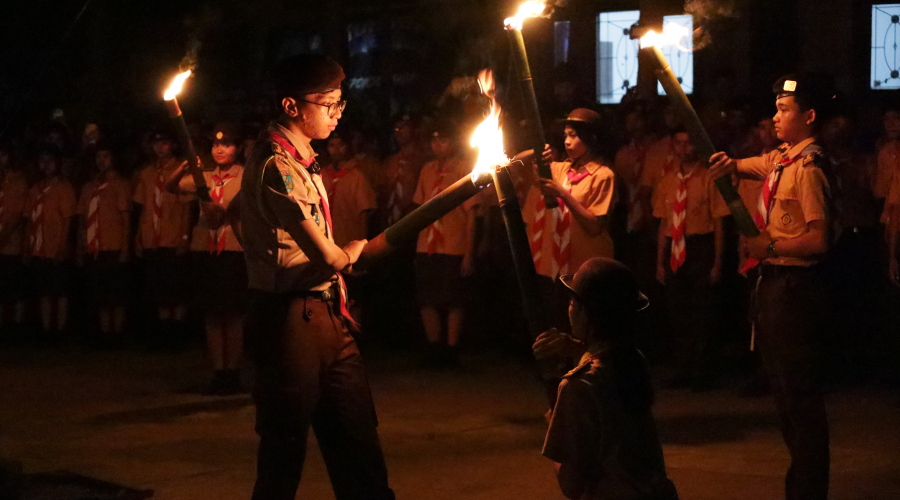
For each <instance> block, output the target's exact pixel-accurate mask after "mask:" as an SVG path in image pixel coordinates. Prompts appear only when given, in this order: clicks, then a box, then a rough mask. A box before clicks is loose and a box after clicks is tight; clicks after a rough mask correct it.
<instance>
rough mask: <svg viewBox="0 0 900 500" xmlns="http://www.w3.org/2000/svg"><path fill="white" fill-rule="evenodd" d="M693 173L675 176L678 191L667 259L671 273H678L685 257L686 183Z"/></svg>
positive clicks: (679, 173) (673, 210)
mask: <svg viewBox="0 0 900 500" xmlns="http://www.w3.org/2000/svg"><path fill="white" fill-rule="evenodd" d="M693 175H694V171H693V170H692V171H690V172H688V173H687V175H685V174H684V172H682V171H681V170H679V171H678V173H676V174H675V176H676V177H677V178H678V190H677V191H675V204H674V205H673V207H672V252H671V256H670V257H669V266H670V267H671V268H672V272H673V273H675V272H678V268H680V267H681V266H682V264H684V261H685V258H686V257H687V251H686V249H685V231H686V230H687V196H688V193H687V183H688V180H689V179H690V178H691V177H693Z"/></svg>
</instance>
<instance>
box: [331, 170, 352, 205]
mask: <svg viewBox="0 0 900 500" xmlns="http://www.w3.org/2000/svg"><path fill="white" fill-rule="evenodd" d="M328 170H329V171H328V177H327V180H328V184H326V185H325V191H326V192H327V193H328V199H329V200H330V201H331V202H332V203H334V200H335V199H336V198H337V196H336V195H337V186H338V183H339V182H340V181H341V179H343V178H344V177H346V176H347V174H349V173H350V170H349V169H347V168H342V169H340V170H337V169H335V168H334V166H332V167H331V168H330V169H328Z"/></svg>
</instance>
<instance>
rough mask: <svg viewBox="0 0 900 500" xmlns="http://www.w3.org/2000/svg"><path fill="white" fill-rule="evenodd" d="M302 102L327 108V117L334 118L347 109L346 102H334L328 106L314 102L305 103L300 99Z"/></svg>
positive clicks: (304, 100)
mask: <svg viewBox="0 0 900 500" xmlns="http://www.w3.org/2000/svg"><path fill="white" fill-rule="evenodd" d="M300 100H301V101H303V102H308V103H310V104H315V105H316V106H322V107H323V108H328V116H330V117H332V118H333V117H334V115H336V114H338V113H342V112H343V111H344V108H346V107H347V101H336V102H332V103H328V104H322V103H321V102H315V101H307V100H306V99H300Z"/></svg>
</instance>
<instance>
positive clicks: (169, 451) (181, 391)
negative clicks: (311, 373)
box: [0, 349, 900, 500]
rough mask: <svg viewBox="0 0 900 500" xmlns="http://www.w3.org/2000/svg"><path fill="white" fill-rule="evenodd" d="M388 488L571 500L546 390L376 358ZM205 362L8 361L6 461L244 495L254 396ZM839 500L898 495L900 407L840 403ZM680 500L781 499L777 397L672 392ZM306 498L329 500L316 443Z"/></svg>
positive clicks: (671, 459)
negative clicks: (214, 383)
mask: <svg viewBox="0 0 900 500" xmlns="http://www.w3.org/2000/svg"><path fill="white" fill-rule="evenodd" d="M368 354H369V356H367V362H368V364H369V371H370V374H371V383H372V386H373V392H374V396H375V401H376V405H377V408H378V413H379V418H380V421H381V426H380V434H381V438H382V442H383V446H384V449H385V453H386V455H387V461H388V467H389V471H390V475H391V483H392V486H393V487H394V489H395V491H396V493H397V497H398V498H399V499H401V500H403V499H429V500H442V499H461V498H466V499H497V500H502V499H510V500H512V499H516V500H520V499H562V498H563V497H562V496H561V495H560V494H559V492H558V490H557V487H556V483H555V478H554V477H553V474H552V468H551V466H550V464H549V463H548V462H547V461H546V460H545V459H543V458H542V457H541V456H540V455H539V451H540V446H541V443H542V439H543V433H544V430H545V424H544V421H543V419H542V414H543V412H544V405H543V401H542V396H541V391H540V389H539V387H538V385H537V384H536V383H535V381H534V380H533V378H532V377H531V375H530V371H529V370H528V369H527V368H525V367H523V366H522V365H521V364H520V363H518V362H516V361H515V360H513V359H510V358H503V357H497V356H487V355H484V356H478V357H469V358H467V359H465V362H466V366H467V368H466V370H465V371H463V372H462V373H444V372H433V371H423V370H421V369H419V368H418V367H417V366H416V364H415V363H414V362H413V361H412V360H410V359H408V358H407V357H406V356H404V355H401V354H383V353H381V354H376V353H368ZM204 370H205V360H204V358H203V355H202V353H200V352H199V351H198V352H188V353H181V354H147V353H137V352H124V353H90V352H83V351H72V352H59V351H52V352H48V351H41V350H34V349H12V350H10V349H7V350H5V351H3V352H0V398H2V399H0V455H2V456H3V457H5V458H13V459H16V460H20V461H22V462H23V463H24V465H25V468H26V470H27V471H28V472H40V471H53V470H59V469H64V470H68V471H73V472H77V473H80V474H84V475H88V476H91V477H96V478H101V479H104V480H109V481H112V482H116V483H119V484H123V485H127V486H132V487H137V488H152V489H153V490H155V492H156V494H155V496H154V498H159V499H165V500H187V499H200V498H203V499H221V500H229V499H246V498H248V497H249V492H250V489H251V486H252V481H253V476H254V472H253V463H254V454H255V446H256V436H255V434H254V433H253V408H252V405H251V404H250V401H249V398H248V397H246V396H236V397H232V398H204V397H202V396H199V395H197V394H195V393H192V392H191V389H192V388H194V387H196V386H198V385H199V384H200V383H201V380H202V377H203V374H204ZM828 405H829V412H830V417H831V422H832V430H833V438H832V450H833V459H832V463H833V479H832V498H833V499H834V500H865V499H885V500H887V499H897V498H900V407H898V405H897V396H896V395H890V394H888V393H885V392H881V391H879V390H876V389H859V390H852V391H840V392H835V393H832V394H831V395H829V398H828ZM655 413H656V415H657V420H658V423H659V426H660V429H661V434H662V436H663V439H664V448H665V453H666V462H667V465H668V469H669V474H670V476H671V477H672V479H673V480H674V481H675V483H676V485H677V486H678V489H679V492H680V494H681V498H682V499H685V500H692V499H697V500H700V499H703V500H706V499H709V500H713V499H715V500H724V499H748V500H749V499H753V500H760V499H770V498H771V499H776V498H779V495H780V492H781V481H782V479H781V478H782V475H783V473H784V471H785V469H786V467H787V464H788V457H787V453H786V451H785V449H784V447H783V446H782V443H781V440H780V436H779V434H778V428H777V424H776V419H775V415H774V411H773V407H772V404H771V402H770V400H769V399H767V398H762V399H753V400H747V399H740V398H736V397H734V396H732V395H730V394H728V393H726V392H723V391H720V392H710V393H704V394H692V393H687V392H663V393H661V394H660V395H659V398H658V403H657V406H656V408H655ZM300 493H301V494H300V495H298V497H301V498H323V499H327V498H333V496H332V494H331V492H330V486H329V484H328V478H327V475H326V473H325V469H324V465H323V463H322V461H321V458H320V455H319V452H318V450H317V449H316V448H315V447H314V446H311V448H310V451H309V460H308V467H307V469H306V472H305V474H304V479H303V483H302V485H301V487H300Z"/></svg>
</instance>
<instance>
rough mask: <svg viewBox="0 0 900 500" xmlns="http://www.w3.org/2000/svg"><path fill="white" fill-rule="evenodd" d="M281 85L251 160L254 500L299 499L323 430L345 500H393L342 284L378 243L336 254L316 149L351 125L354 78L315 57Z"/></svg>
mask: <svg viewBox="0 0 900 500" xmlns="http://www.w3.org/2000/svg"><path fill="white" fill-rule="evenodd" d="M272 76H273V78H274V80H275V82H274V83H275V85H274V86H275V90H276V92H277V95H278V97H279V100H278V104H279V110H280V116H279V118H278V121H277V122H276V123H273V124H272V126H271V127H270V128H269V131H268V136H267V137H266V138H265V139H264V140H261V141H260V142H259V143H258V144H257V145H256V147H255V148H254V150H253V155H252V156H251V157H250V158H249V159H248V161H247V164H246V168H245V172H244V177H243V181H242V186H241V196H240V202H241V210H240V213H241V227H242V233H243V235H244V236H243V238H244V239H243V241H244V251H245V253H244V255H245V258H246V260H247V271H248V277H249V282H250V289H251V292H252V299H251V304H250V310H249V314H248V320H247V346H248V353H249V354H250V357H251V358H252V360H253V362H254V364H255V365H256V386H255V388H254V390H253V399H254V402H255V403H256V432H257V434H259V455H258V459H257V469H256V471H257V475H256V485H255V486H254V489H253V498H254V500H263V499H264V500H293V498H294V497H295V496H296V493H297V486H298V484H299V483H300V476H301V473H302V472H303V463H304V459H305V456H306V441H307V434H308V433H309V427H310V426H312V428H313V430H314V431H315V433H316V438H317V441H318V443H319V449H320V450H321V451H322V456H323V458H324V459H325V465H326V466H327V469H328V475H329V477H330V478H331V484H332V487H333V489H334V495H335V498H336V499H337V500H355V499H358V500H364V499H365V500H392V499H393V498H394V493H393V491H391V489H390V487H389V486H388V478H387V468H386V466H385V463H384V457H383V454H382V451H381V444H380V443H379V440H378V433H377V431H376V416H375V408H374V405H373V402H372V397H371V393H370V391H369V386H368V382H367V381H366V376H365V372H364V370H363V366H362V359H361V358H360V355H359V350H358V349H357V347H356V342H355V341H354V339H353V337H352V336H351V335H350V332H349V330H348V326H349V325H350V321H351V320H350V315H349V311H347V308H346V306H347V297H346V288H345V287H344V286H343V280H342V274H341V273H342V272H348V271H351V270H352V269H351V266H352V265H353V264H354V263H355V262H356V260H357V259H358V258H359V255H360V253H361V252H362V249H363V246H364V245H365V243H366V242H365V241H364V240H361V241H354V242H352V243H350V244H349V245H347V246H346V247H344V248H341V247H339V246H337V245H335V244H334V237H333V234H334V233H333V221H332V218H331V213H330V207H329V203H328V195H327V192H326V190H325V185H324V184H323V183H322V178H321V176H320V174H319V165H318V163H317V162H316V160H315V154H314V153H313V151H312V149H311V148H310V145H309V143H310V141H312V140H321V139H327V138H328V136H329V135H330V134H331V132H332V131H333V130H334V129H335V127H336V126H337V123H338V120H339V119H340V118H341V112H342V111H343V109H344V106H345V104H346V101H342V100H341V89H340V83H341V81H342V80H343V78H344V72H343V70H342V69H341V67H340V66H339V65H338V64H337V63H335V62H334V61H333V60H331V59H330V58H328V57H325V56H321V55H304V56H294V57H291V58H289V59H286V60H283V61H281V62H280V63H279V64H278V65H277V66H276V67H275V68H274V70H273V71H272Z"/></svg>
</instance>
